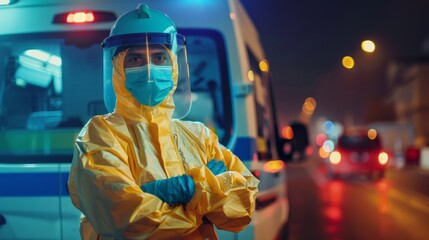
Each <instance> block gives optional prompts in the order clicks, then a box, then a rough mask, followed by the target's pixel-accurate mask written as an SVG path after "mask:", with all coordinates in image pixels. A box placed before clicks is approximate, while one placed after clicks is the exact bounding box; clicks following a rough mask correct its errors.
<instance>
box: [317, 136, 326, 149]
mask: <svg viewBox="0 0 429 240" xmlns="http://www.w3.org/2000/svg"><path fill="white" fill-rule="evenodd" d="M327 139H328V137H327V136H326V135H325V134H323V133H320V134H318V135H317V136H316V144H317V145H318V146H319V147H321V146H323V143H324V142H325V141H326V140H327Z"/></svg>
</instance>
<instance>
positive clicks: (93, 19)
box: [52, 11, 116, 24]
mask: <svg viewBox="0 0 429 240" xmlns="http://www.w3.org/2000/svg"><path fill="white" fill-rule="evenodd" d="M115 20H116V15H115V13H113V12H106V11H73V12H64V13H59V14H56V15H55V16H54V19H53V21H52V22H53V23H56V24H83V23H101V22H113V21H115Z"/></svg>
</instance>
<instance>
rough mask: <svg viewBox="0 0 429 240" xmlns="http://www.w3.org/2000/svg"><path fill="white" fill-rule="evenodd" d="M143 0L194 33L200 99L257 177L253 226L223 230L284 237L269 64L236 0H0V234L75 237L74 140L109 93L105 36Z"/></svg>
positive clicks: (193, 69) (196, 108) (195, 100)
mask: <svg viewBox="0 0 429 240" xmlns="http://www.w3.org/2000/svg"><path fill="white" fill-rule="evenodd" d="M140 3H145V4H147V5H148V6H149V7H151V8H153V9H158V10H160V11H163V12H165V13H166V14H167V15H168V16H170V18H172V20H173V21H174V22H175V23H176V26H177V27H178V32H179V33H181V34H183V35H184V36H185V38H186V44H187V51H188V62H189V69H190V75H191V90H192V108H191V110H190V112H189V114H188V115H187V116H186V118H185V119H187V120H193V121H201V122H204V123H205V124H206V125H207V126H208V127H209V128H211V129H212V130H213V131H215V132H216V133H217V134H218V136H219V139H220V141H221V143H222V144H223V145H225V146H227V147H228V148H229V149H231V150H232V151H233V152H234V153H235V154H236V155H237V156H238V157H239V158H240V159H241V160H242V161H243V162H244V163H245V164H246V166H247V167H248V168H249V169H251V171H252V173H253V174H254V175H255V176H257V177H258V178H259V179H260V181H261V182H260V185H259V193H258V195H257V206H256V211H255V214H254V217H253V219H252V222H251V223H250V225H249V226H248V227H247V228H246V229H244V230H243V231H241V232H239V233H233V232H227V231H222V230H217V231H218V235H219V238H220V239H245V240H249V239H264V240H265V239H276V238H278V237H279V234H281V233H282V232H285V229H284V228H285V227H287V225H288V215H289V214H288V212H289V204H288V200H287V189H286V166H285V164H284V161H282V157H281V156H282V147H283V146H282V144H281V143H282V141H281V139H280V137H279V136H280V135H279V134H278V133H279V131H278V126H277V119H276V112H275V107H274V102H273V99H274V98H273V93H272V86H271V83H270V81H271V79H270V77H271V75H270V69H269V63H268V61H267V59H266V56H265V54H264V51H263V47H262V45H261V42H260V39H259V36H258V32H257V29H256V28H255V26H254V25H253V23H252V20H251V19H250V17H249V16H248V14H247V13H246V11H245V9H244V7H243V6H242V4H241V3H240V2H239V1H238V0H146V1H145V0H139V1H135V0H127V1H123V0H37V1H32V0H0V239H32V240H34V239H43V240H47V239H79V220H80V217H81V213H80V212H79V211H78V210H77V209H76V208H75V207H74V206H73V205H72V203H71V200H70V197H69V194H68V189H67V178H68V172H69V169H70V162H71V159H72V153H73V145H74V139H75V138H76V135H77V133H78V132H79V131H80V129H81V127H82V126H83V125H84V124H85V123H86V122H87V121H88V120H89V119H90V118H91V117H92V116H94V115H97V114H105V113H107V110H106V106H105V104H104V101H103V56H102V53H103V51H102V48H101V46H100V43H101V42H102V41H103V39H105V38H106V37H107V36H108V35H109V31H110V28H111V27H112V25H113V23H114V21H115V20H116V19H117V18H118V17H119V16H120V15H121V14H123V13H125V12H127V11H130V10H132V9H135V8H136V7H137V6H138V4H140Z"/></svg>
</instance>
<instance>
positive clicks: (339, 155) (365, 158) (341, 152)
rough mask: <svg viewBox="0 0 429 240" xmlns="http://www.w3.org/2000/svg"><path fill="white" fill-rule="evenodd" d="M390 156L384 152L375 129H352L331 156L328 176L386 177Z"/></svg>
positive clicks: (340, 140)
mask: <svg viewBox="0 0 429 240" xmlns="http://www.w3.org/2000/svg"><path fill="white" fill-rule="evenodd" d="M388 163H389V155H388V154H387V152H385V151H383V148H382V144H381V139H380V136H378V135H377V132H376V131H375V130H374V129H352V130H348V131H346V132H345V133H344V134H343V135H342V136H341V137H340V138H339V140H338V143H337V146H336V148H335V150H334V151H333V152H331V153H330V155H329V161H328V174H329V175H330V177H337V176H338V175H340V174H354V173H359V174H366V175H367V176H368V177H370V178H372V177H373V176H374V174H376V176H377V177H378V178H383V177H384V172H385V171H386V168H387V165H388Z"/></svg>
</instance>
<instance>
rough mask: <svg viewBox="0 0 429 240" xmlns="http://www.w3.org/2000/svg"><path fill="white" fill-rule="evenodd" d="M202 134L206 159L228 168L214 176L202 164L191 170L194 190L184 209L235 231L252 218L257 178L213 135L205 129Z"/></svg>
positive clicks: (216, 224) (221, 227)
mask: <svg viewBox="0 0 429 240" xmlns="http://www.w3.org/2000/svg"><path fill="white" fill-rule="evenodd" d="M205 133H206V134H205V136H204V138H205V141H206V142H205V144H206V147H207V156H208V159H217V160H222V161H224V162H225V165H226V166H227V169H228V171H227V172H225V173H222V174H219V175H217V176H215V175H213V174H212V173H211V171H210V170H209V169H208V168H207V167H206V166H202V167H200V168H194V169H191V170H190V171H189V175H191V177H192V178H193V179H194V181H195V185H196V189H195V194H194V197H193V198H192V200H191V202H190V203H189V204H188V208H190V209H195V211H196V212H197V214H199V215H205V216H206V217H207V218H208V219H209V220H210V221H211V222H212V223H213V224H214V225H215V226H216V227H218V228H219V229H222V230H228V231H234V232H238V231H240V230H242V229H243V228H245V227H246V226H247V225H248V224H249V223H250V221H251V219H252V215H253V212H254V211H255V202H256V193H257V192H258V188H257V187H258V184H259V180H258V179H256V178H255V177H254V176H253V175H252V173H251V172H250V171H249V170H248V169H247V168H246V166H245V165H244V164H243V163H242V162H241V160H240V159H239V158H238V157H237V156H235V155H234V154H233V153H232V152H231V151H230V150H228V149H227V148H225V147H224V146H222V145H220V144H219V142H218V138H217V136H216V134H214V133H212V132H211V131H210V130H209V129H206V130H205Z"/></svg>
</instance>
